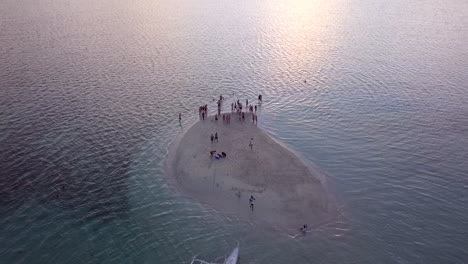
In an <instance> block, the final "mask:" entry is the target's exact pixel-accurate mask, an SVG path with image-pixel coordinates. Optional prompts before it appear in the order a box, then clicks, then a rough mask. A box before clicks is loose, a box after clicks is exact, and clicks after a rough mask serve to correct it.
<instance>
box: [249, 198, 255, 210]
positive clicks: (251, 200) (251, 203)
mask: <svg viewBox="0 0 468 264" xmlns="http://www.w3.org/2000/svg"><path fill="white" fill-rule="evenodd" d="M254 201H255V198H254V197H253V195H250V199H249V205H250V209H252V211H253V210H254Z"/></svg>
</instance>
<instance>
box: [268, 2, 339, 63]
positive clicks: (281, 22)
mask: <svg viewBox="0 0 468 264" xmlns="http://www.w3.org/2000/svg"><path fill="white" fill-rule="evenodd" d="M267 9H268V10H267V11H266V12H268V13H266V14H265V15H266V16H267V17H266V19H267V20H268V22H269V23H267V25H268V27H271V28H269V29H268V31H273V32H274V33H273V34H271V35H272V36H274V37H272V38H270V40H271V41H272V43H271V45H272V47H271V49H272V50H271V53H274V54H270V55H271V56H275V57H276V58H277V59H276V60H275V62H278V63H280V64H281V65H276V67H282V68H283V70H287V71H290V72H294V71H295V72H297V71H302V70H304V69H305V68H306V67H308V66H310V65H311V64H315V63H318V61H319V60H320V59H321V58H320V57H321V56H322V55H323V53H324V52H325V53H326V49H327V47H328V46H329V45H328V42H329V41H330V40H329V38H330V35H331V34H332V33H333V32H330V29H331V28H333V25H334V23H335V21H334V20H336V19H335V18H336V17H335V15H334V14H335V12H334V6H333V4H332V3H330V2H329V1H326V0H312V1H309V0H297V1H284V2H280V1H268V7H267ZM278 60H279V61H278Z"/></svg>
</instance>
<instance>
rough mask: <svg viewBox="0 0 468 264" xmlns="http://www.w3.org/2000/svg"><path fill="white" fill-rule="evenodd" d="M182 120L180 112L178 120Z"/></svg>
mask: <svg viewBox="0 0 468 264" xmlns="http://www.w3.org/2000/svg"><path fill="white" fill-rule="evenodd" d="M181 120H182V113H179V121H181Z"/></svg>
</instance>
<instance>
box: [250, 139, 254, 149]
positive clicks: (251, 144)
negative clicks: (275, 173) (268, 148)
mask: <svg viewBox="0 0 468 264" xmlns="http://www.w3.org/2000/svg"><path fill="white" fill-rule="evenodd" d="M253 144H254V140H253V138H250V143H249V147H250V150H252V148H253Z"/></svg>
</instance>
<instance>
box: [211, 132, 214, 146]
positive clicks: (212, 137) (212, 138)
mask: <svg viewBox="0 0 468 264" xmlns="http://www.w3.org/2000/svg"><path fill="white" fill-rule="evenodd" d="M213 140H214V136H213V134H211V144H213Z"/></svg>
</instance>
